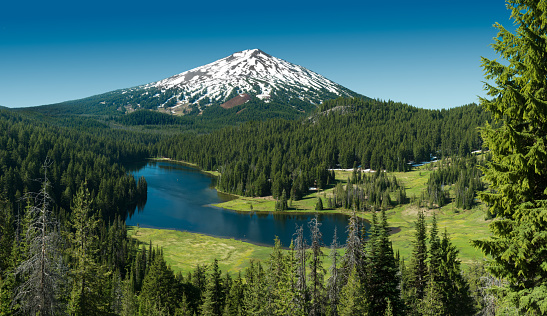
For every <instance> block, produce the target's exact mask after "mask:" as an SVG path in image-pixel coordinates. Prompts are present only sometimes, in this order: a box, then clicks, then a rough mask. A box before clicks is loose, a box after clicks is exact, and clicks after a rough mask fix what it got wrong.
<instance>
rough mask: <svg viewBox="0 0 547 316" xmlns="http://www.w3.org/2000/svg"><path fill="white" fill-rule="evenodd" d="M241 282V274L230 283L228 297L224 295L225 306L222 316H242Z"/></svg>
mask: <svg viewBox="0 0 547 316" xmlns="http://www.w3.org/2000/svg"><path fill="white" fill-rule="evenodd" d="M242 306H243V281H242V280H241V274H240V275H238V277H237V278H236V279H235V280H234V281H233V282H232V286H231V288H230V291H229V292H228V295H226V304H225V305H224V315H226V316H240V315H243V310H242Z"/></svg>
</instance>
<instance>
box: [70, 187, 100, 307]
mask: <svg viewBox="0 0 547 316" xmlns="http://www.w3.org/2000/svg"><path fill="white" fill-rule="evenodd" d="M92 203H93V200H92V198H91V195H90V193H89V190H88V189H87V182H84V183H83V184H82V185H81V187H80V189H79V190H78V192H77V194H76V196H75V197H74V199H73V207H72V221H71V225H72V230H73V231H72V232H71V233H70V234H69V238H68V239H69V240H70V244H71V245H72V247H71V255H72V261H73V265H72V267H71V268H72V269H71V273H70V275H71V279H72V291H71V293H70V299H69V303H68V309H69V313H70V314H71V315H100V314H104V313H105V312H106V306H107V302H106V300H105V297H104V296H103V293H102V290H101V289H102V287H103V286H104V283H105V281H106V280H105V279H104V277H103V271H102V269H101V267H100V266H99V264H98V263H97V252H98V236H97V227H98V224H99V221H98V220H97V218H96V216H94V214H93V212H94V211H93V209H92V208H91V205H92Z"/></svg>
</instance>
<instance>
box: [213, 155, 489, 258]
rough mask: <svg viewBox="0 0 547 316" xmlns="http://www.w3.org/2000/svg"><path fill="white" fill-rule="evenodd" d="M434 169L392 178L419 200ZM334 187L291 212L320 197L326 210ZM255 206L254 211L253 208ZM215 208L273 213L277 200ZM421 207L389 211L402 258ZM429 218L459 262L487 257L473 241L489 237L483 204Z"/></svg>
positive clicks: (243, 200) (450, 208) (344, 174)
mask: <svg viewBox="0 0 547 316" xmlns="http://www.w3.org/2000/svg"><path fill="white" fill-rule="evenodd" d="M431 172H432V169H431V166H429V165H426V166H423V167H420V168H418V169H416V170H413V171H410V172H394V173H390V175H395V176H396V177H397V179H398V180H400V181H401V182H402V183H403V185H404V186H405V189H406V194H407V197H408V198H409V199H412V198H417V197H419V196H420V195H421V192H422V190H424V189H425V188H426V185H427V181H428V180H429V175H430V174H431ZM335 174H336V180H337V181H338V182H342V183H343V184H345V183H346V182H347V179H348V178H349V177H351V175H352V172H351V171H339V170H337V171H335ZM332 191H333V188H329V189H327V190H324V191H321V192H314V193H311V194H310V195H308V196H306V197H304V198H303V199H302V200H300V201H293V202H292V205H293V207H292V208H291V209H290V210H289V212H306V211H315V203H316V202H317V196H321V197H322V198H323V205H324V206H325V207H326V206H327V203H326V199H325V197H329V196H331V195H332ZM251 205H252V209H251ZM216 206H219V207H222V208H227V209H232V210H236V211H251V210H253V211H267V212H269V211H273V210H274V207H275V201H274V199H273V198H272V197H262V198H252V197H238V198H237V199H235V200H232V201H228V202H224V203H219V204H216ZM419 209H420V208H418V207H417V206H416V205H413V204H405V205H402V206H397V207H395V208H393V209H390V210H388V212H387V215H388V223H389V225H390V227H393V228H398V229H399V231H398V232H397V233H395V234H393V235H391V240H392V241H393V248H394V250H395V251H399V252H400V254H401V256H402V257H404V258H409V257H410V254H411V252H412V243H411V242H412V240H413V238H414V222H415V221H416V216H417V214H418V211H419ZM421 209H422V210H423V211H424V213H425V215H426V217H427V219H428V224H430V223H431V216H432V215H433V213H435V214H436V215H437V224H438V228H439V234H440V235H441V234H442V233H443V232H444V230H445V228H446V230H447V232H448V235H449V236H450V238H451V240H452V243H453V244H454V245H455V246H456V247H458V250H459V251H460V260H461V261H462V263H463V264H464V265H467V264H469V263H472V262H474V261H477V260H481V259H482V258H483V257H484V255H483V254H482V252H481V251H480V250H478V249H476V248H474V247H473V246H472V245H471V244H470V241H471V240H473V239H481V238H485V237H486V236H488V235H489V234H490V232H489V230H488V224H489V221H485V220H484V217H485V212H486V207H485V205H483V204H479V205H478V206H475V207H473V208H472V209H471V210H462V209H458V208H456V207H455V206H454V203H449V204H448V205H445V206H443V207H442V208H436V209H427V208H421ZM322 212H332V213H345V214H349V213H350V211H349V210H345V209H341V208H338V209H334V210H325V211H322ZM359 216H361V217H363V218H365V219H367V220H371V218H372V214H371V213H368V212H367V213H360V214H359Z"/></svg>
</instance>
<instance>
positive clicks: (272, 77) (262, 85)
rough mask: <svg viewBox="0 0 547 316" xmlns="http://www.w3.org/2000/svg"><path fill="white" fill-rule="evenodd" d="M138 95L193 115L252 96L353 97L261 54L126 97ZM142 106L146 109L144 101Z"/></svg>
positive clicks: (235, 57) (247, 53) (241, 55)
mask: <svg viewBox="0 0 547 316" xmlns="http://www.w3.org/2000/svg"><path fill="white" fill-rule="evenodd" d="M137 90H144V91H146V94H147V95H148V96H149V97H156V98H158V101H160V102H157V103H158V104H157V106H158V107H164V108H166V107H169V108H171V107H174V106H179V107H180V106H184V107H186V108H192V107H193V108H194V110H196V107H197V110H198V111H199V112H201V111H202V110H203V109H204V108H205V107H207V106H208V105H211V104H223V103H224V102H227V101H229V100H230V99H231V98H233V97H236V96H238V95H240V94H248V95H250V96H256V97H258V98H260V99H262V100H265V101H266V102H269V101H272V100H282V102H287V100H301V101H305V102H309V103H312V104H319V103H321V102H323V101H324V100H325V99H328V98H334V97H337V96H350V95H352V92H351V91H349V90H348V89H346V88H344V87H342V86H340V85H338V84H336V83H334V82H332V81H330V80H329V79H327V78H325V77H323V76H321V75H319V74H317V73H315V72H313V71H311V70H308V69H306V68H304V67H302V66H299V65H295V64H292V63H290V62H287V61H285V60H282V59H279V58H277V57H273V56H271V55H269V54H267V53H265V52H263V51H261V50H260V49H249V50H244V51H240V52H236V53H234V54H232V55H230V56H228V57H225V58H222V59H219V60H217V61H215V62H212V63H210V64H207V65H204V66H201V67H197V68H194V69H191V70H188V71H185V72H183V73H180V74H178V75H174V76H172V77H169V78H166V79H164V80H160V81H157V82H153V83H150V84H147V85H144V86H141V87H136V88H133V89H129V90H127V91H128V92H129V91H131V92H133V93H135V92H137ZM144 91H142V92H143V93H145V92H144ZM137 99H142V98H137ZM146 103H147V104H150V102H149V101H148V100H147V102H146ZM133 106H137V107H139V106H141V105H140V104H134V105H133ZM147 107H149V106H147ZM184 112H185V113H186V112H188V111H184Z"/></svg>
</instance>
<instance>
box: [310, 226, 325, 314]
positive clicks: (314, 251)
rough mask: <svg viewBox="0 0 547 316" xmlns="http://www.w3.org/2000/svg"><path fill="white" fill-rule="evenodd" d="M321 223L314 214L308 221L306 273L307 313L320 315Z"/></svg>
mask: <svg viewBox="0 0 547 316" xmlns="http://www.w3.org/2000/svg"><path fill="white" fill-rule="evenodd" d="M320 226H321V223H319V222H318V221H317V216H315V217H314V218H313V219H312V220H311V221H310V222H309V223H308V227H309V228H310V232H311V246H310V250H311V258H310V261H309V268H310V272H309V275H308V278H309V281H310V312H309V315H322V314H323V313H324V298H325V297H324V292H325V287H324V277H325V273H326V272H325V269H324V268H323V257H324V256H325V255H324V254H323V250H322V249H321V247H322V246H323V238H322V236H323V234H321V231H320V229H319V227H320Z"/></svg>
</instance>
